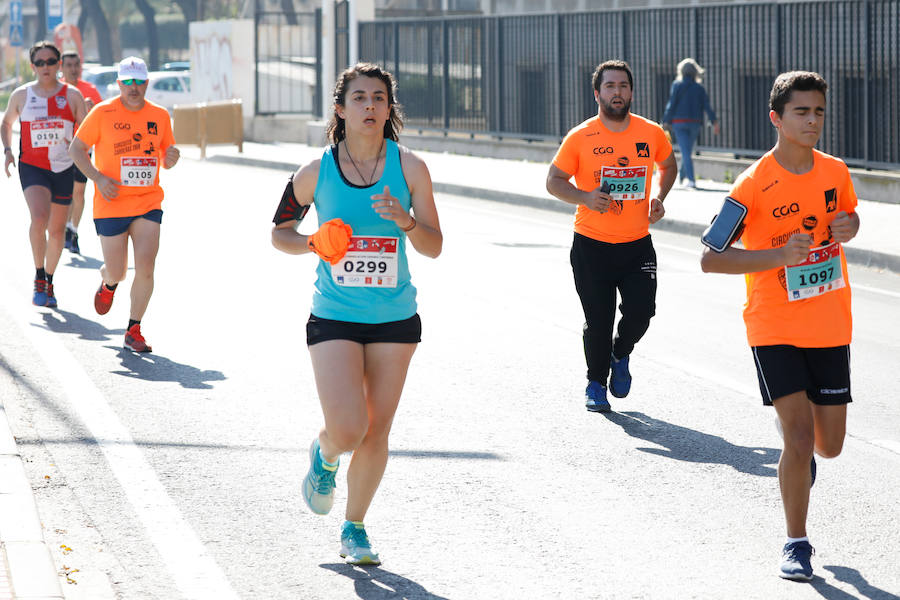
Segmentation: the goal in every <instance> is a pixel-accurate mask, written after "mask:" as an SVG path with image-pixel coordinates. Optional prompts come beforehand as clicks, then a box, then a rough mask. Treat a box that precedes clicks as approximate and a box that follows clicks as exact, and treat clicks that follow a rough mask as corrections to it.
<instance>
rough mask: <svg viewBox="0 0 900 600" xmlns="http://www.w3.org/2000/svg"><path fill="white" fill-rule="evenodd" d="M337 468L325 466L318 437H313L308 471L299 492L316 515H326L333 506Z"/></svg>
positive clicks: (336, 466)
mask: <svg viewBox="0 0 900 600" xmlns="http://www.w3.org/2000/svg"><path fill="white" fill-rule="evenodd" d="M338 463H340V460H339V461H338ZM337 470H338V465H335V467H334V469H329V468H328V467H326V466H325V462H324V461H323V460H322V454H321V453H320V452H319V438H318V437H317V438H316V439H314V440H313V443H312V445H310V447H309V471H308V472H307V473H306V477H304V478H303V486H302V490H301V492H302V495H303V501H304V502H306V506H308V507H309V510H311V511H313V512H314V513H316V514H317V515H327V514H328V512H329V511H330V510H331V507H332V506H334V486H335V483H334V476H335V475H337Z"/></svg>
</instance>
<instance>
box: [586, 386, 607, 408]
mask: <svg viewBox="0 0 900 600" xmlns="http://www.w3.org/2000/svg"><path fill="white" fill-rule="evenodd" d="M584 407H585V408H586V409H588V410H589V411H591V412H609V411H610V410H612V407H611V406H610V405H609V402H608V401H607V400H606V388H605V387H604V386H603V384H601V383H600V382H599V381H591V382H588V385H587V388H586V389H585V390H584Z"/></svg>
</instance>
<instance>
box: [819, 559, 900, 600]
mask: <svg viewBox="0 0 900 600" xmlns="http://www.w3.org/2000/svg"><path fill="white" fill-rule="evenodd" d="M825 568H826V569H828V570H829V571H831V572H832V573H834V578H835V579H837V580H838V581H842V582H844V583H849V584H850V585H852V586H853V587H855V588H856V590H857V591H858V592H859V594H860V595H859V596H856V595H854V594H848V593H847V592H845V591H843V590H839V589H838V588H836V587H834V586H832V585H831V584H829V583H828V582H827V581H825V580H824V579H822V578H821V577H818V576H817V577H814V578H813V580H812V583H811V584H810V585H812V587H813V588H814V589H815V590H816V591H817V592H819V593H820V594H822V597H823V598H826V599H827V600H844V599H845V598H868V599H869V600H900V596H898V595H896V594H892V593H891V592H888V591H885V590H882V589H880V588H877V587H875V586H873V585H871V584H870V583H869V582H868V581H866V578H865V577H863V576H862V574H861V573H860V572H859V571H857V570H856V569H851V568H850V567H839V566H837V565H825Z"/></svg>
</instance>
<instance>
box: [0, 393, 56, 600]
mask: <svg viewBox="0 0 900 600" xmlns="http://www.w3.org/2000/svg"><path fill="white" fill-rule="evenodd" d="M0 570H4V571H6V572H7V573H8V575H9V586H8V588H9V591H10V592H11V595H10V596H4V597H10V598H13V599H16V600H51V599H53V600H62V598H63V597H64V596H63V592H62V588H61V586H60V584H59V577H58V576H57V573H56V566H55V565H54V563H53V555H52V553H51V551H50V547H49V546H48V545H47V543H46V541H45V540H44V531H43V526H42V525H41V519H40V516H39V515H38V510H37V504H35V500H34V491H33V490H32V489H31V483H30V482H29V481H28V476H27V474H26V473H25V465H24V464H23V462H22V456H21V454H19V451H18V449H17V448H16V441H15V438H14V437H13V435H12V431H11V430H10V428H9V421H8V420H7V417H6V410H5V408H4V407H3V405H2V404H0Z"/></svg>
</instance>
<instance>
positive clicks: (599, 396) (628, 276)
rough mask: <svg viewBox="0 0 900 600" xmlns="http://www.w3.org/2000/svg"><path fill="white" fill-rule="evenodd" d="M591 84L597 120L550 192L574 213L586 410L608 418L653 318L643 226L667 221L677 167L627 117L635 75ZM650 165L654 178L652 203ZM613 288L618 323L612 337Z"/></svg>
mask: <svg viewBox="0 0 900 600" xmlns="http://www.w3.org/2000/svg"><path fill="white" fill-rule="evenodd" d="M592 83H593V87H594V98H595V100H596V101H597V104H598V111H597V116H596V117H592V118H590V119H588V120H587V121H585V122H583V123H581V124H580V125H578V126H577V127H575V128H573V129H572V130H571V131H569V133H568V134H567V135H566V137H565V139H564V140H563V143H562V145H561V146H560V148H559V150H558V151H557V153H556V157H555V158H554V159H553V164H551V165H550V171H549V173H548V174H547V191H548V192H550V193H551V194H553V195H554V196H556V197H557V198H559V199H560V200H563V201H564V202H568V203H570V204H576V205H577V206H578V209H577V211H576V213H575V239H574V241H573V242H572V251H571V254H570V258H571V262H572V272H573V273H574V275H575V289H576V290H577V292H578V296H579V298H581V306H582V308H583V309H584V317H585V324H584V356H585V359H586V361H587V367H588V371H587V378H588V385H587V389H586V390H585V398H586V401H585V406H586V407H587V409H588V410H589V411H593V412H608V411H609V410H610V405H609V402H608V401H607V399H606V390H607V378H609V391H610V392H612V395H613V396H615V397H617V398H624V397H625V396H627V395H628V392H629V390H630V388H631V374H630V372H629V369H628V363H629V356H630V354H631V351H632V350H633V349H634V345H635V344H636V343H637V342H638V341H639V340H640V339H641V337H643V335H644V333H645V332H646V331H647V328H648V327H649V326H650V318H651V317H653V315H654V314H655V313H656V251H655V250H654V248H653V242H652V241H651V239H650V232H649V229H648V227H649V225H650V224H651V223H656V222H657V221H659V220H660V219H661V218H662V217H663V215H665V212H666V211H665V208H663V200H664V199H665V197H666V195H667V194H668V193H669V190H670V189H671V188H672V184H673V183H674V182H675V178H676V176H677V171H678V168H677V165H676V163H675V156H674V154H673V153H672V145H671V144H670V143H669V141H668V139H667V138H666V134H665V132H664V131H663V130H662V128H661V127H660V126H659V125H657V124H656V123H654V122H652V121H649V120H647V119H645V118H643V117H640V116H638V115H636V114H634V113H631V112H630V108H631V97H632V87H633V77H632V74H631V68H630V67H629V66H628V64H627V63H626V62H624V61H621V60H611V61H606V62H604V63H602V64H600V65H599V66H598V67H597V69H596V70H595V71H594V75H593V81H592ZM654 164H656V165H657V166H658V167H659V173H660V175H659V184H658V190H657V195H656V197H651V195H650V190H651V186H652V183H653V166H654ZM572 177H575V185H572V184H571V183H570V181H569V180H570V179H571V178H572ZM617 290H618V292H619V295H620V296H621V300H622V301H621V304H620V306H619V308H620V310H621V311H622V318H621V319H619V326H618V330H617V333H616V337H615V339H613V323H614V322H615V318H616V291H617ZM610 368H612V376H611V377H610Z"/></svg>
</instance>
